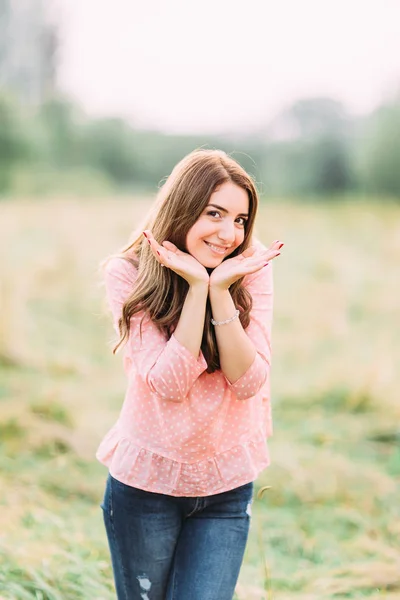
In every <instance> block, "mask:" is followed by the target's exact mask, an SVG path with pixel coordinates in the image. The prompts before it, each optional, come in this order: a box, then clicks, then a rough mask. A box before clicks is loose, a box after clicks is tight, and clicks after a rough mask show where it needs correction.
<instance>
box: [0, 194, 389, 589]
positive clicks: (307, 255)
mask: <svg viewBox="0 0 400 600" xmlns="http://www.w3.org/2000/svg"><path fill="white" fill-rule="evenodd" d="M145 210H146V202H145V201H144V200H142V201H133V200H132V201H131V200H129V199H124V200H121V199H118V198H116V199H109V200H106V199H99V200H98V201H97V202H95V201H93V200H85V201H82V202H80V201H79V200H77V199H72V200H71V199H57V200H54V201H46V202H42V203H33V202H31V201H30V200H29V199H27V200H25V201H18V202H17V201H15V202H13V203H4V204H2V205H1V206H0V211H1V221H0V240H1V241H0V243H1V252H0V256H1V258H0V269H1V283H0V302H1V308H2V310H1V311H0V374H1V381H0V440H1V450H2V452H1V453H0V469H1V470H0V486H1V490H2V492H1V502H2V506H3V510H2V511H0V531H1V538H0V545H1V548H2V554H1V557H0V594H1V596H0V597H4V598H8V599H10V598H12V599H13V600H24V599H25V598H28V599H34V598H35V599H39V598H41V599H42V600H57V599H59V598H61V599H63V600H69V599H71V600H72V599H74V600H76V599H80V598H82V599H87V600H89V599H90V600H92V599H96V600H102V599H104V600H110V599H111V598H113V597H114V593H113V591H112V584H111V568H110V564H109V557H108V551H107V547H106V539H105V534H104V532H103V526H102V521H101V513H100V509H99V506H98V505H99V503H100V500H101V495H102V491H103V484H104V479H105V471H104V469H103V468H102V467H101V466H99V465H97V464H96V463H95V459H94V451H95V448H96V445H97V444H98V442H99V440H100V438H101V436H102V435H103V433H104V432H105V431H106V430H107V428H108V427H109V426H110V425H111V423H112V422H113V420H114V419H115V418H116V416H117V414H118V411H119V407H120V405H121V399H122V395H123V392H124V384H125V382H124V378H123V374H122V370H121V367H120V363H119V360H118V359H114V358H113V357H112V356H111V353H109V350H110V347H111V345H110V341H111V339H112V336H113V334H112V330H111V327H110V324H109V320H108V318H107V317H106V315H105V311H104V302H103V290H102V289H101V286H100V284H99V277H98V273H97V266H98V263H99V261H100V259H101V258H103V257H104V256H105V255H107V254H108V253H110V252H113V251H114V250H115V249H117V248H118V247H120V246H121V245H122V244H123V243H125V240H126V239H127V238H128V236H129V233H130V231H131V229H132V228H133V226H135V224H136V223H137V222H138V220H139V219H141V217H142V216H143V212H144V211H145ZM259 234H260V237H261V238H262V239H263V240H264V241H265V242H268V241H270V240H273V239H277V238H279V239H282V240H283V241H284V242H285V247H284V252H283V253H282V256H281V257H280V258H279V263H278V261H277V262H276V265H275V320H274V332H273V343H274V364H273V381H272V391H273V402H274V422H275V436H274V438H272V440H271V444H270V446H271V453H272V459H273V464H272V466H271V467H270V469H268V470H267V471H266V472H265V473H264V474H263V475H262V476H261V477H260V479H259V481H258V482H257V483H258V485H259V486H260V487H261V486H264V485H265V486H267V485H268V486H270V489H269V490H268V491H267V492H266V493H265V494H264V496H263V498H262V499H259V500H255V503H254V504H255V506H254V508H255V510H254V518H253V522H252V530H251V535H250V541H249V545H248V548H247V551H246V556H245V562H244V565H243V568H242V572H241V576H240V581H239V585H238V588H237V597H238V599H239V600H272V599H273V600H325V599H328V598H331V599H340V598H351V599H353V600H356V599H358V598H370V599H374V600H375V599H376V600H378V599H379V600H382V599H385V600H395V599H398V598H400V576H399V573H400V551H399V543H398V540H399V535H400V529H399V522H400V520H399V517H400V503H399V501H398V498H399V491H400V490H399V487H400V486H399V481H400V448H399V441H400V433H399V425H398V423H399V418H400V407H399V404H398V396H399V382H398V375H397V374H398V372H399V367H400V364H399V363H400V341H399V336H398V331H399V325H400V304H399V301H398V293H397V288H398V264H399V257H400V206H398V205H397V206H396V205H394V204H390V203H383V202H381V203H380V202H378V201H377V202H371V203H354V204H350V203H345V202H342V203H336V204H335V203H331V204H327V205H323V204H322V203H321V204H302V205H300V204H291V203H289V202H276V203H271V204H266V205H265V206H263V207H262V210H261V214H260V219H259ZM260 538H261V542H260ZM265 566H267V570H266V569H265Z"/></svg>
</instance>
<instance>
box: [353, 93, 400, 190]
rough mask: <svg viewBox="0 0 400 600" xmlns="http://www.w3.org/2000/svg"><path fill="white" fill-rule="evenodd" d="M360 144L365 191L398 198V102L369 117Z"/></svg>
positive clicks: (399, 118) (399, 114) (399, 124)
mask: <svg viewBox="0 0 400 600" xmlns="http://www.w3.org/2000/svg"><path fill="white" fill-rule="evenodd" d="M359 144H360V145H362V147H361V149H360V152H361V161H360V162H361V178H362V180H363V181H364V182H365V187H366V190H367V191H369V192H372V193H386V194H391V195H395V196H397V197H400V101H397V102H393V103H392V104H389V105H387V106H383V107H381V108H380V109H379V110H377V111H376V112H375V113H374V114H373V115H372V116H371V118H370V119H369V122H368V123H367V124H366V126H365V128H364V131H363V132H362V134H361V136H360V140H359Z"/></svg>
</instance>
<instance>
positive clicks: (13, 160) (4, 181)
mask: <svg viewBox="0 0 400 600" xmlns="http://www.w3.org/2000/svg"><path fill="white" fill-rule="evenodd" d="M27 150H28V141H27V139H26V138H25V136H24V133H23V130H22V128H21V114H20V112H19V111H18V107H17V104H16V102H15V101H14V100H13V99H11V97H8V96H6V95H4V94H3V95H1V96H0V193H4V192H7V191H8V190H9V186H10V183H11V175H12V169H13V167H14V166H15V165H16V164H18V163H19V162H21V161H22V160H23V159H24V158H25V157H26V154H27Z"/></svg>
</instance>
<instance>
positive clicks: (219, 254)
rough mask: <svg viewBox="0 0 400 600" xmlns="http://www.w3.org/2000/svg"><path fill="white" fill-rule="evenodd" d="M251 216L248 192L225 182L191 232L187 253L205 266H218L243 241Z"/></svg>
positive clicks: (211, 197) (188, 235)
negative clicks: (247, 222) (249, 216)
mask: <svg viewBox="0 0 400 600" xmlns="http://www.w3.org/2000/svg"><path fill="white" fill-rule="evenodd" d="M248 213H249V197H248V194H247V192H246V190H244V189H243V188H241V187H240V186H238V185H236V184H235V183H232V182H231V181H227V182H225V183H223V184H222V185H221V186H220V187H219V188H218V189H217V190H216V191H215V192H213V193H212V194H211V196H210V199H209V202H208V205H207V206H206V207H205V209H204V210H203V212H202V214H201V215H200V217H199V218H198V219H197V221H196V223H195V224H194V225H193V226H192V227H191V228H190V229H189V231H188V234H187V236H186V248H187V250H188V252H189V253H190V254H191V255H192V256H194V258H195V259H196V260H198V261H199V263H201V264H202V265H203V266H204V267H208V268H215V267H217V266H218V265H219V264H220V263H221V262H222V261H223V259H224V258H226V257H227V256H229V255H230V254H232V252H234V251H235V250H236V248H237V247H238V246H240V244H241V243H242V242H243V240H244V234H245V225H246V221H247V218H248Z"/></svg>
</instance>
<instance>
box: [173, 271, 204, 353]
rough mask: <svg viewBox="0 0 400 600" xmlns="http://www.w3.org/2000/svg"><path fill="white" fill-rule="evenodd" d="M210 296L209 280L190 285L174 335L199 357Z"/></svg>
mask: <svg viewBox="0 0 400 600" xmlns="http://www.w3.org/2000/svg"><path fill="white" fill-rule="evenodd" d="M207 296H208V282H204V283H203V282H201V283H198V284H196V285H192V286H190V287H189V291H188V293H187V296H186V298H185V302H184V303H183V307H182V312H181V316H180V317H179V322H178V325H177V327H176V329H175V331H174V336H175V337H176V339H177V340H178V342H179V343H181V344H182V346H185V348H187V349H188V350H189V352H191V353H192V354H193V356H194V357H195V358H198V356H199V353H200V346H201V340H202V338H203V330H204V318H205V312H206V303H207Z"/></svg>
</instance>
